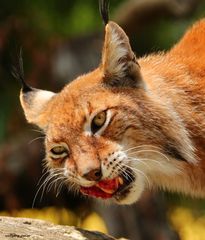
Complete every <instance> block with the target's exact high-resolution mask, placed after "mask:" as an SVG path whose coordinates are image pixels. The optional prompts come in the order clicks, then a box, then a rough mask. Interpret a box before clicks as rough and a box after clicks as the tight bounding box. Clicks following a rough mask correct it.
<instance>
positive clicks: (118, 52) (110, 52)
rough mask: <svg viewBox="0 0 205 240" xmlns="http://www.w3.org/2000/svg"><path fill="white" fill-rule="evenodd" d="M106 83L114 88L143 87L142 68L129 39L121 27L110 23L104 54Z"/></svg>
mask: <svg viewBox="0 0 205 240" xmlns="http://www.w3.org/2000/svg"><path fill="white" fill-rule="evenodd" d="M102 68H103V72H104V82H105V83H106V84H108V85H109V86H113V87H120V86H125V87H137V86H139V85H141V83H142V81H141V74H140V67H139V64H138V63H137V60H136V57H135V54H134V53H133V51H132V49H131V47H130V43H129V39H128V37H127V35H126V34H125V32H124V31H123V30H122V28H121V27H120V26H118V25H117V24H116V23H114V22H108V24H107V25H106V27H105V41H104V47H103V53H102Z"/></svg>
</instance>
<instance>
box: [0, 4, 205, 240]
mask: <svg viewBox="0 0 205 240" xmlns="http://www.w3.org/2000/svg"><path fill="white" fill-rule="evenodd" d="M110 2H111V3H110V13H111V14H110V15H111V19H112V20H115V21H116V22H117V23H119V24H120V25H121V26H122V27H123V29H124V30H125V31H126V32H127V34H128V36H129V37H130V41H131V45H132V47H133V50H134V51H135V52H136V55H137V56H142V55H144V54H148V53H150V52H155V51H160V50H166V49H169V48H170V47H171V46H172V45H174V44H175V43H176V42H177V41H178V39H179V38H180V37H181V36H182V35H183V33H184V31H185V30H186V29H187V28H188V26H190V25H191V24H192V23H193V22H195V21H196V20H198V19H200V18H202V17H203V16H204V15H205V2H204V1H202V0H201V1H199V0H155V1H153V0H112V1H110ZM103 32H104V29H103V24H102V21H101V18H100V15H99V12H98V1H97V0H86V1H84V0H75V1H70V0H58V1H57V0H44V1H42V0H30V1H28V0H19V1H16V0H7V1H6V0H1V1H0V90H1V94H0V214H1V215H13V216H25V217H26V216H29V217H39V218H48V219H51V220H53V221H54V222H57V223H61V224H72V225H76V226H81V227H88V228H92V229H99V230H104V225H103V224H106V226H107V230H108V231H109V233H110V234H113V235H114V236H116V237H122V236H124V237H128V238H130V239H132V240H141V239H142V240H149V239H150V240H164V239H173V240H175V239H182V240H189V239H191V240H193V239H196V240H203V239H205V237H204V236H205V230H204V228H203V226H204V224H205V212H204V210H205V202H204V201H202V200H192V199H190V198H188V197H183V196H179V195H172V194H168V193H164V192H154V191H151V192H146V193H145V194H144V195H143V197H142V199H141V200H140V201H139V202H138V203H136V204H134V205H133V206H129V207H128V206H126V207H125V206H120V207H118V206H104V205H103V204H100V203H98V201H97V203H96V202H94V201H91V200H88V199H85V198H82V197H80V196H74V195H73V194H72V193H68V191H67V189H65V188H63V189H62V191H61V192H60V193H59V194H58V196H56V192H55V189H53V188H51V189H49V188H48V189H47V190H50V191H46V190H45V191H43V190H44V189H43V185H42V187H41V188H40V190H39V191H38V189H39V187H40V186H41V184H42V183H43V181H44V178H42V179H41V180H40V182H39V179H40V177H41V176H42V174H43V167H42V159H43V158H44V149H43V136H42V134H41V133H40V132H38V130H37V128H36V127H34V126H31V125H29V124H27V123H26V121H25V118H24V115H23V111H22V109H21V107H20V103H19V97H18V96H19V90H20V84H19V83H18V82H17V80H15V79H14V78H13V77H12V76H11V68H12V63H13V62H14V61H15V56H16V55H17V54H18V51H19V47H20V46H21V47H22V49H23V58H24V68H25V76H26V79H27V82H28V83H29V84H30V85H31V86H34V87H36V88H42V89H46V90H52V91H55V92H57V91H59V90H60V89H61V88H62V87H63V86H64V85H65V84H66V83H68V82H69V81H72V80H73V79H74V78H75V77H76V76H78V75H79V74H81V73H85V72H87V71H90V70H92V69H94V68H95V67H96V66H97V65H98V64H99V62H100V57H101V56H100V55H101V48H102V41H103ZM36 130H37V131H36ZM38 182H39V183H38ZM42 191H43V194H42ZM37 192H38V194H37V195H36V193H37ZM35 195H36V197H35ZM34 200H35V201H34ZM32 206H33V209H32ZM48 207H49V208H48ZM65 209H67V210H65ZM93 212H95V213H97V214H98V215H96V214H95V213H93ZM45 215H46V216H45ZM101 218H103V219H104V223H103V222H101ZM95 223H96V224H95ZM193 236H194V237H196V238H193ZM197 237H198V238H197Z"/></svg>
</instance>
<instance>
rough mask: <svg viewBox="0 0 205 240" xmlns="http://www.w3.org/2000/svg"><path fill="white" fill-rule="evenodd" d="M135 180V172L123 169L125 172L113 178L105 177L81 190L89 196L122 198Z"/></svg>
mask: <svg viewBox="0 0 205 240" xmlns="http://www.w3.org/2000/svg"><path fill="white" fill-rule="evenodd" d="M134 180H135V177H134V174H133V172H132V171H131V170H130V169H129V170H126V171H123V174H120V175H119V176H117V177H115V178H113V179H104V180H101V181H99V182H97V183H96V184H95V185H93V186H91V187H82V186H81V187H80V191H81V192H82V193H83V194H85V195H88V196H92V197H96V198H102V199H109V198H113V197H114V198H116V199H119V198H122V196H124V195H126V194H127V193H128V192H129V189H130V187H131V183H132V182H133V181H134Z"/></svg>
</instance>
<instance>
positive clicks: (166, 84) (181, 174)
mask: <svg viewBox="0 0 205 240" xmlns="http://www.w3.org/2000/svg"><path fill="white" fill-rule="evenodd" d="M101 2H102V3H103V4H102V6H101V14H102V17H103V20H104V22H105V39H104V46H103V50H102V60H101V63H100V64H99V67H98V68H97V69H95V70H94V71H92V72H89V73H87V74H85V75H82V76H79V77H78V78H77V79H75V80H73V81H72V82H71V83H69V84H68V85H66V86H65V87H64V88H63V89H62V90H61V91H60V92H59V93H53V92H50V91H45V90H40V89H36V88H33V87H30V86H29V85H27V84H26V82H25V81H24V75H23V67H22V58H21V57H20V61H19V68H18V70H19V71H17V73H16V76H17V77H18V78H20V79H21V81H22V89H21V93H20V101H21V105H22V107H23V110H24V113H25V116H26V119H27V120H28V122H29V123H32V124H35V125H37V126H38V127H39V128H41V129H42V130H43V131H44V132H45V147H46V166H47V168H48V171H49V172H50V174H51V177H54V178H59V179H61V182H60V183H59V184H61V183H62V181H63V182H64V184H65V185H67V186H68V188H70V189H71V190H74V191H78V192H79V193H80V194H84V195H87V196H91V197H96V198H101V199H103V200H106V201H114V202H116V203H119V204H131V203H134V202H135V201H137V200H138V199H139V198H140V196H141V194H142V193H143V191H144V190H145V189H148V188H149V189H150V188H161V189H167V190H169V191H177V192H181V193H185V194H189V195H191V196H194V197H205V184H204V183H205V20H201V21H199V22H197V23H196V24H195V25H194V26H192V27H191V29H190V30H188V31H187V33H186V34H185V35H184V36H183V38H182V39H181V40H180V41H179V42H178V43H177V44H176V45H175V46H173V48H172V49H171V50H169V51H167V52H164V53H156V54H151V55H149V56H146V57H142V58H139V59H137V58H136V56H135V54H134V53H133V51H132V49H131V46H130V43H129V39H128V37H127V35H126V34H125V32H124V31H123V30H122V28H121V27H120V26H119V25H117V24H116V23H115V22H112V21H108V15H107V5H106V4H105V3H106V2H105V1H101Z"/></svg>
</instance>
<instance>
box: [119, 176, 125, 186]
mask: <svg viewBox="0 0 205 240" xmlns="http://www.w3.org/2000/svg"><path fill="white" fill-rule="evenodd" d="M118 181H119V183H120V185H123V183H124V181H123V179H122V178H121V177H119V178H118Z"/></svg>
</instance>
